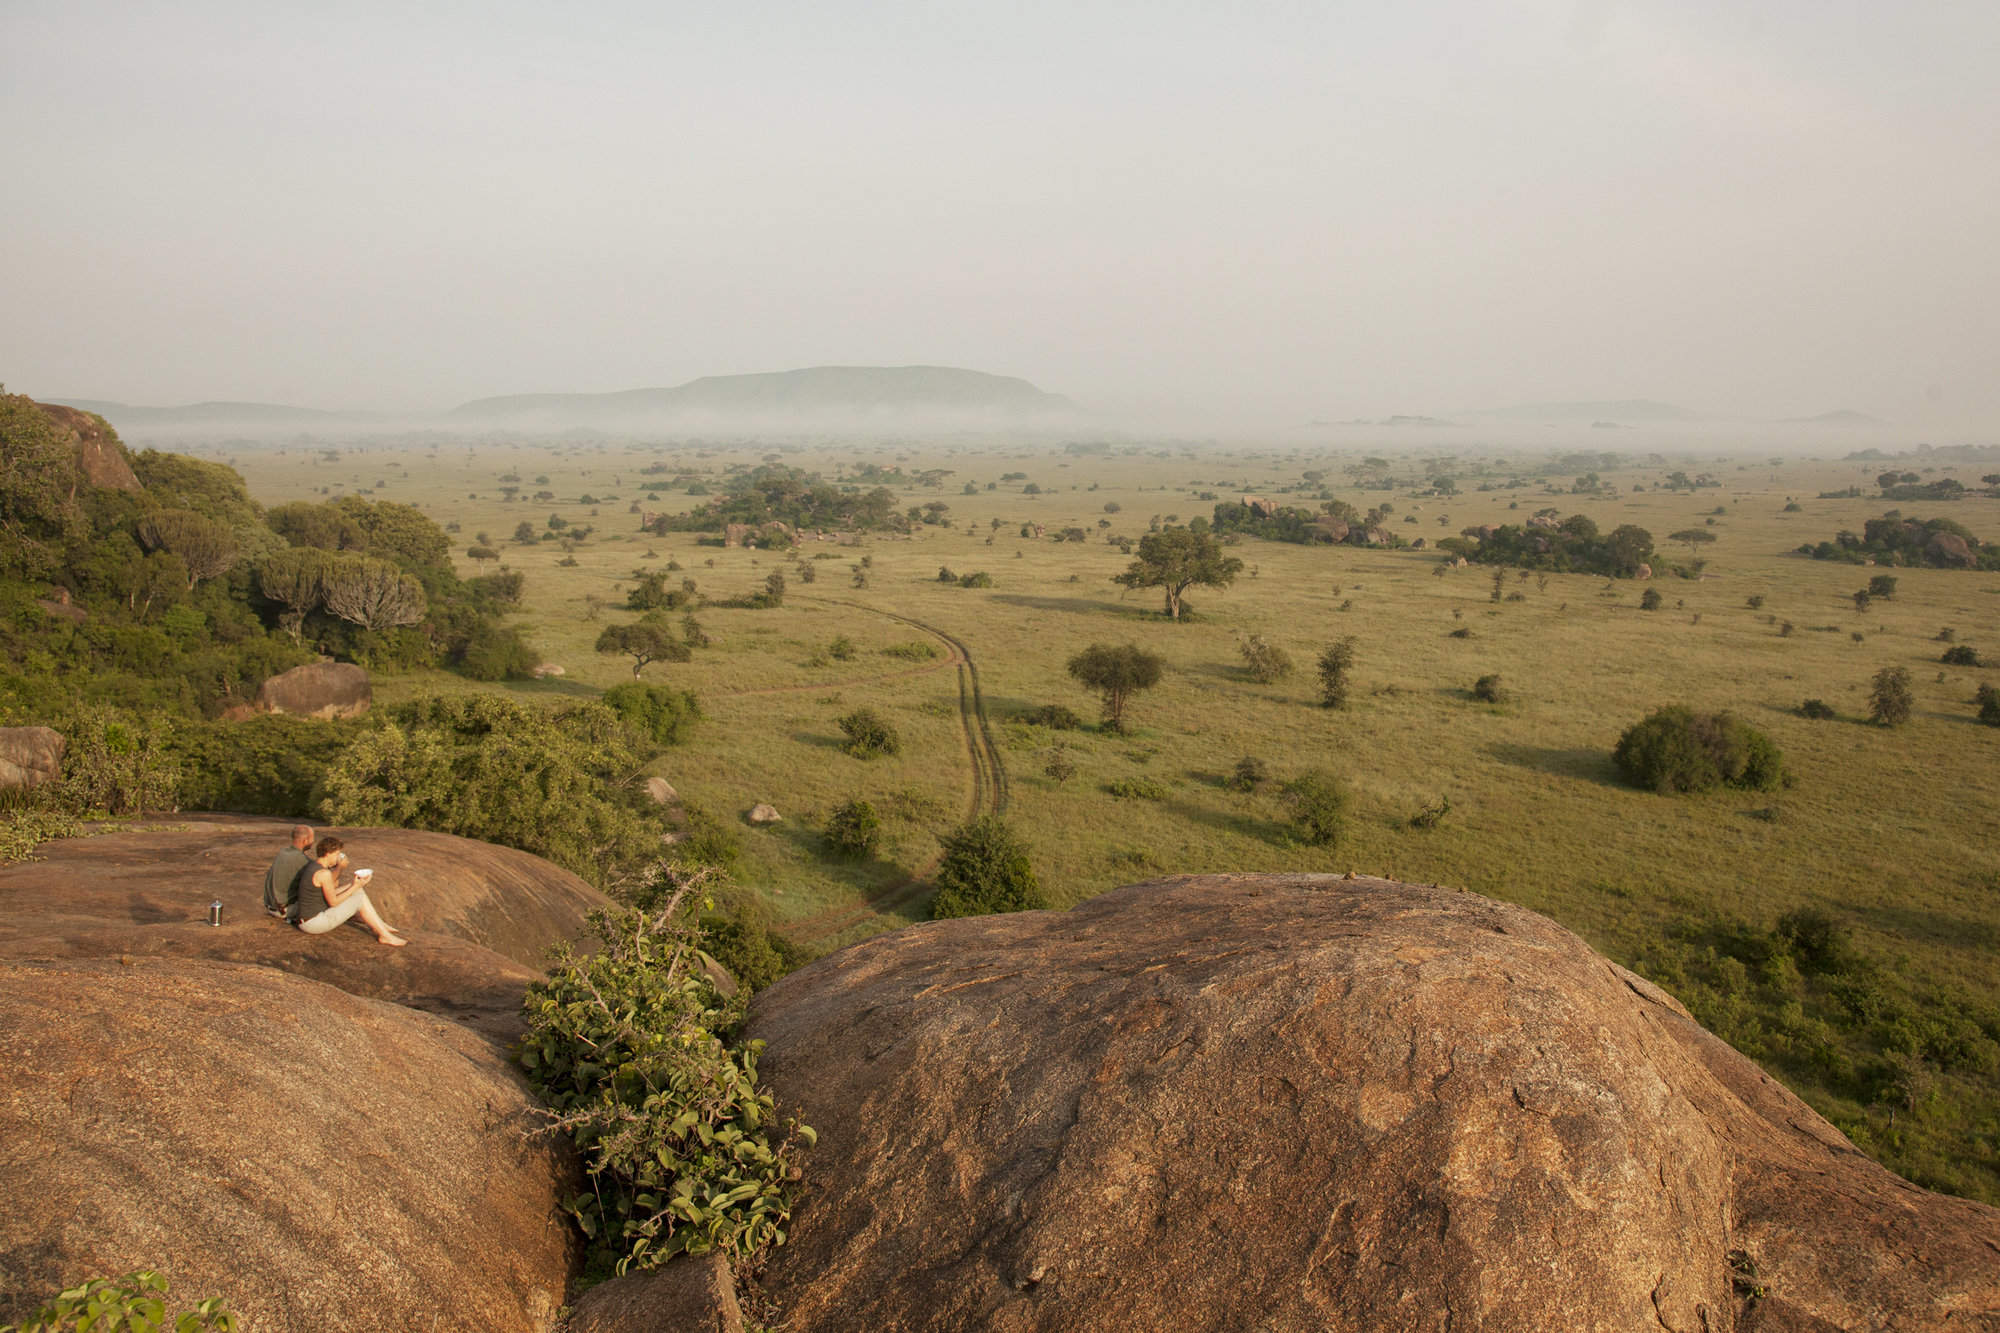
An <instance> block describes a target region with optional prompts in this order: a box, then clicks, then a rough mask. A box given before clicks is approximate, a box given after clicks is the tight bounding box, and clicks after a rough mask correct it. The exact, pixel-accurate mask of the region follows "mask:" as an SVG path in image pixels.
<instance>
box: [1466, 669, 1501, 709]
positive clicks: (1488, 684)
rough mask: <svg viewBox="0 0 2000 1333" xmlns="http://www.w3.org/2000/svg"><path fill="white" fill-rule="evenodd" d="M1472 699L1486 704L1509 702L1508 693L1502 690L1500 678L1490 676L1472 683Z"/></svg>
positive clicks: (1482, 677)
mask: <svg viewBox="0 0 2000 1333" xmlns="http://www.w3.org/2000/svg"><path fill="white" fill-rule="evenodd" d="M1472 697H1473V698H1475V699H1477V700H1479V702H1481V703H1486V704H1501V703H1506V702H1507V691H1505V690H1504V689H1502V688H1500V677H1499V676H1498V675H1493V674H1488V675H1484V676H1481V677H1480V678H1479V679H1478V680H1475V681H1474V682H1472Z"/></svg>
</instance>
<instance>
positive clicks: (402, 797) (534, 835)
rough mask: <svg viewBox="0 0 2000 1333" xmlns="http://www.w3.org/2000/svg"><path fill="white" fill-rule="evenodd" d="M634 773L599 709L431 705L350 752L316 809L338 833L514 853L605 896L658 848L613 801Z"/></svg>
mask: <svg viewBox="0 0 2000 1333" xmlns="http://www.w3.org/2000/svg"><path fill="white" fill-rule="evenodd" d="M635 766H636V756H635V755H634V752H633V749H632V738H631V734H630V733H629V732H628V731H627V730H626V728H625V725H624V723H623V722H622V721H621V720H620V718H619V716H618V714H616V713H615V712H613V711H612V710H611V709H609V708H606V707H605V706H603V705H602V704H598V703H580V704H568V705H565V706H562V707H558V708H554V709H543V708H537V707H534V706H532V705H529V704H526V703H522V702H519V701H516V700H514V699H510V698H506V697H503V696H500V695H495V694H471V695H461V696H449V697H448V696H442V695H433V696H427V697H424V698H419V699H416V700H413V701H411V702H410V703H407V704H404V705H402V706H401V707H398V708H395V709H393V710H390V713H389V720H387V721H385V722H384V723H383V724H382V725H380V726H379V727H378V728H376V729H375V730H373V731H370V732H367V733H365V734H364V735H362V736H361V737H359V738H358V739H357V740H355V741H354V742H353V743H352V744H350V745H348V746H347V748H346V749H344V750H343V751H342V752H341V753H340V755H339V757H338V758H337V759H336V760H335V762H334V763H333V764H331V765H330V766H329V767H328V768H327V770H326V773H325V781H324V785H323V786H322V788H321V791H320V796H319V798H318V801H317V806H318V811H319V814H320V816H321V818H322V819H324V820H325V821H326V822H327V823H331V824H345V825H367V824H386V825H390V826H393V827H396V828H420V829H430V830H433V831H435V832H439V833H455V834H458V835H459V836H460V837H466V838H479V839H482V840H484V841H486V842H497V843H501V844H503V845H505V846H508V847H518V848H520V849H521V850H523V851H528V852H533V853H535V855H537V856H542V857H546V858H547V859H549V860H551V861H554V862H555V863H556V864H557V865H559V866H562V867H563V868H564V869H565V870H568V871H570V872H572V873H573V874H576V875H579V876H581V877H583V878H584V879H586V880H589V881H590V882H591V883H593V884H596V885H597V886H598V887H600V888H602V887H605V886H607V885H608V884H610V883H612V882H615V880H616V879H617V878H618V876H619V875H620V874H621V873H624V872H626V871H629V870H630V869H631V868H632V867H634V866H637V865H639V864H642V863H643V862H645V861H646V860H648V859H649V858H650V856H651V854H652V853H653V850H654V849H655V848H656V847H657V846H658V834H657V833H656V832H654V831H653V830H652V829H651V828H650V827H649V826H648V824H647V821H646V820H645V819H644V818H643V817H642V816H641V815H640V813H639V812H638V811H637V810H635V809H633V808H632V807H631V806H630V805H628V804H624V803H621V802H620V801H618V800H614V799H613V794H614V793H616V792H617V791H618V789H619V788H620V785H621V784H622V783H623V782H624V780H625V778H626V777H628V776H629V775H630V774H631V772H632V770H633V769H634V767H635Z"/></svg>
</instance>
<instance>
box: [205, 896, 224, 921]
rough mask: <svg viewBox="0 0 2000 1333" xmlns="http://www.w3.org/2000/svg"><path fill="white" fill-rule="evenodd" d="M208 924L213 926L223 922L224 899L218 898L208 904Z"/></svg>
mask: <svg viewBox="0 0 2000 1333" xmlns="http://www.w3.org/2000/svg"><path fill="white" fill-rule="evenodd" d="M208 924H209V925H211V926H219V925H221V924H222V899H220V898H217V899H216V900H215V901H214V902H212V903H210V904H209V905H208Z"/></svg>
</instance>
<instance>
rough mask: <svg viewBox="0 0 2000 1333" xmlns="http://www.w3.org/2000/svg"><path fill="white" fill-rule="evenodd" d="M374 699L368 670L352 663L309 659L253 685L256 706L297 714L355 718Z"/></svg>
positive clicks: (271, 710)
mask: <svg viewBox="0 0 2000 1333" xmlns="http://www.w3.org/2000/svg"><path fill="white" fill-rule="evenodd" d="M373 701H374V691H373V690H372V689H371V688H370V687H369V684H368V673H367V672H366V671H364V670H362V669H361V668H360V667H358V666H355V665H354V664H353V663H352V662H309V663H307V664H306V665H305V666H302V667H293V668H292V669H291V670H290V671H287V672H285V673H283V674H282V675H277V676H272V677H271V678H270V679H269V680H267V681H265V682H264V683H263V684H262V685H259V686H258V687H257V707H258V709H259V710H260V711H262V712H268V713H296V714H298V715H299V716H301V717H325V718H335V717H359V716H361V714H363V713H365V712H367V711H368V706H369V704H370V703H372V702H373Z"/></svg>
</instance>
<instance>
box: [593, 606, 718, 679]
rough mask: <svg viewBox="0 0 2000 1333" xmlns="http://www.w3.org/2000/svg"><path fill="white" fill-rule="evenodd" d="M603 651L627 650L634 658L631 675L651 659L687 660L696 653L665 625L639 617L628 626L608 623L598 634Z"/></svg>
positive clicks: (625, 652) (598, 645)
mask: <svg viewBox="0 0 2000 1333" xmlns="http://www.w3.org/2000/svg"><path fill="white" fill-rule="evenodd" d="M597 651H598V652H600V653H624V654H626V655H627V656H629V657H630V658H631V659H632V678H633V679H634V680H637V679H638V678H639V673H640V672H641V671H644V670H645V669H646V667H647V664H648V663H652V662H685V661H687V660H688V659H689V658H690V657H692V656H694V654H693V653H691V652H689V651H688V646H687V645H686V644H684V643H682V642H681V641H680V640H678V639H676V638H675V637H674V636H673V635H672V634H671V633H670V632H669V631H668V630H667V628H666V626H664V625H659V624H655V623H653V622H651V621H646V620H640V621H635V622H633V623H632V624H629V625H606V626H605V627H604V632H603V633H602V634H600V635H598V636H597Z"/></svg>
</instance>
